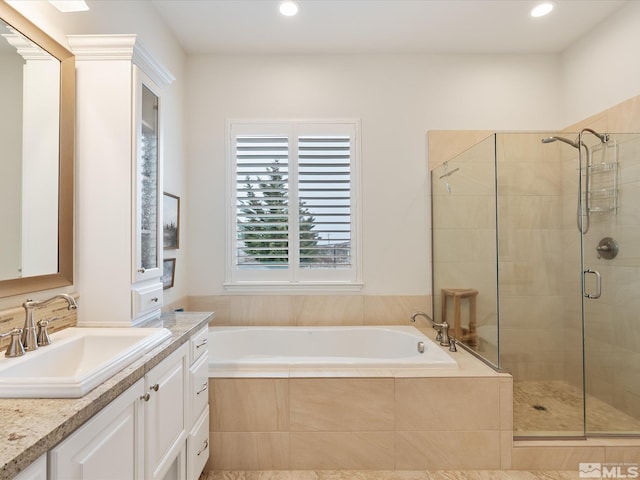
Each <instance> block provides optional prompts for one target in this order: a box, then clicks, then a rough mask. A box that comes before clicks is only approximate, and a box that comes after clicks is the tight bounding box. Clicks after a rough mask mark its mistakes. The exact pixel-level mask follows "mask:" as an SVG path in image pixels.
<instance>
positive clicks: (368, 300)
mask: <svg viewBox="0 0 640 480" xmlns="http://www.w3.org/2000/svg"><path fill="white" fill-rule="evenodd" d="M420 310H422V311H425V312H427V313H429V312H430V311H431V297H430V296H429V295H406V296H400V295H368V296H365V297H364V324H365V325H408V324H409V320H410V318H411V315H412V314H413V313H415V312H417V311H420Z"/></svg>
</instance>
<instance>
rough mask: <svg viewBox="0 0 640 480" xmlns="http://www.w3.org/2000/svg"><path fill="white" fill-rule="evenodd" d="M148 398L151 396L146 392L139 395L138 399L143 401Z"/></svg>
mask: <svg viewBox="0 0 640 480" xmlns="http://www.w3.org/2000/svg"><path fill="white" fill-rule="evenodd" d="M150 398H151V394H150V393H149V392H147V393H145V394H144V395H142V396H141V397H140V400H144V401H145V402H148V401H149V399H150Z"/></svg>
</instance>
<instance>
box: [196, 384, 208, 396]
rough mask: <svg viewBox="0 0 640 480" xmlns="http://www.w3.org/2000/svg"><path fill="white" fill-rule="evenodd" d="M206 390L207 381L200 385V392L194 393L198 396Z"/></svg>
mask: <svg viewBox="0 0 640 480" xmlns="http://www.w3.org/2000/svg"><path fill="white" fill-rule="evenodd" d="M207 388H209V382H208V381H205V382H204V383H203V384H202V387H201V388H200V390H198V391H197V392H196V395H200V394H201V393H202V392H204V391H205V390H206V389H207Z"/></svg>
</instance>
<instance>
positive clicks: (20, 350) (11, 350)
mask: <svg viewBox="0 0 640 480" xmlns="http://www.w3.org/2000/svg"><path fill="white" fill-rule="evenodd" d="M9 335H11V343H10V344H9V346H8V347H7V350H6V352H4V356H5V357H10V358H13V357H20V356H22V355H24V347H23V346H22V342H21V341H20V335H22V329H21V328H14V329H13V330H10V331H8V332H6V333H2V334H0V338H5V337H8V336H9Z"/></svg>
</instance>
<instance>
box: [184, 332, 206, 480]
mask: <svg viewBox="0 0 640 480" xmlns="http://www.w3.org/2000/svg"><path fill="white" fill-rule="evenodd" d="M207 337H208V328H207V327H204V328H202V329H201V330H200V331H199V332H198V333H196V334H194V335H193V337H191V342H190V359H191V366H190V368H189V380H190V394H189V395H188V396H189V399H188V400H189V402H190V405H189V412H190V415H189V418H190V420H189V425H190V429H189V435H188V437H187V480H198V477H199V476H200V474H201V473H202V470H203V469H204V466H205V464H206V463H207V460H208V458H209V345H208V338H207Z"/></svg>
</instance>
